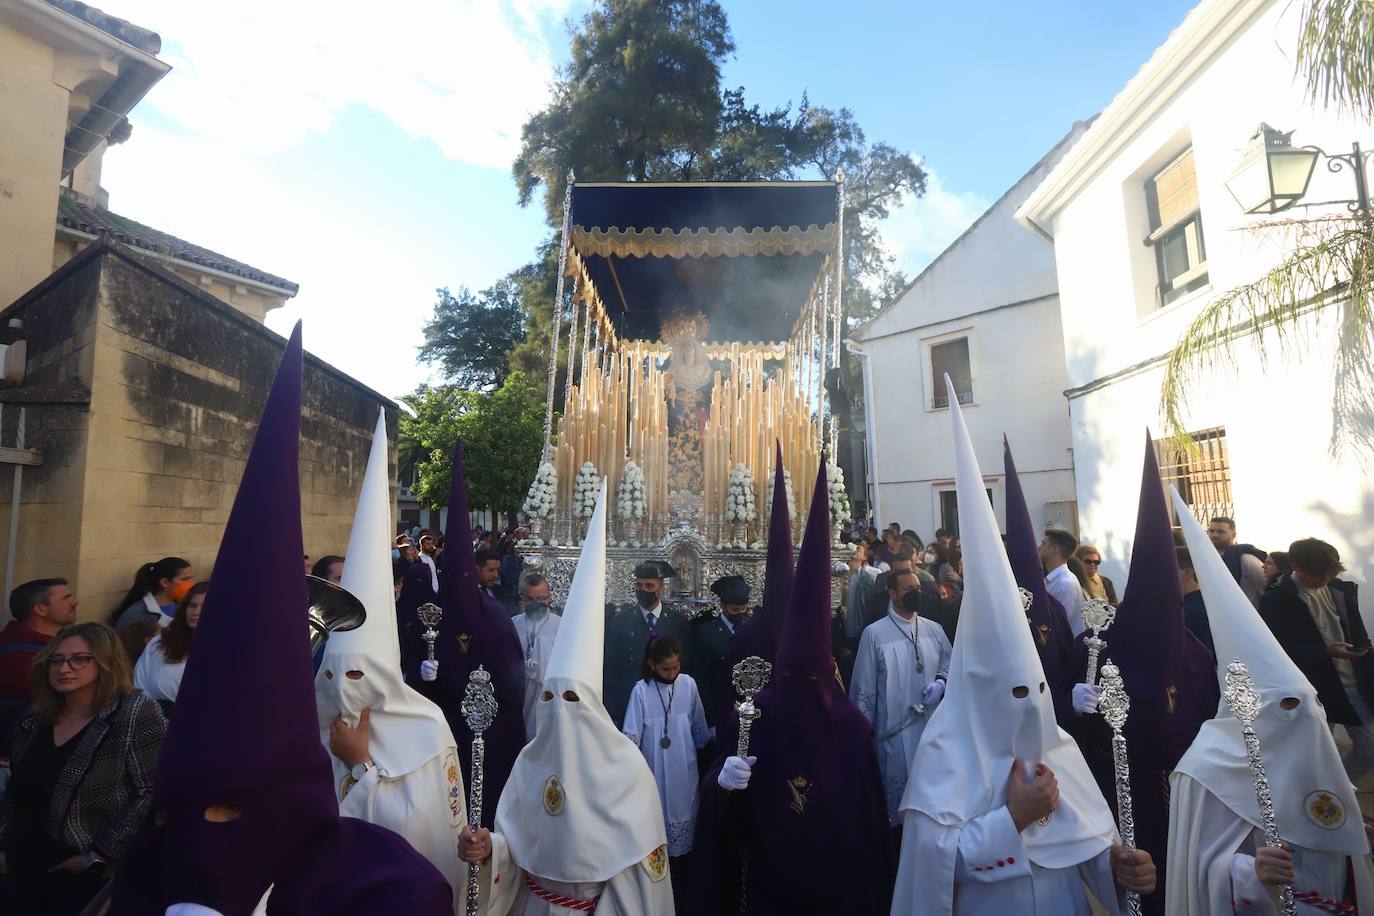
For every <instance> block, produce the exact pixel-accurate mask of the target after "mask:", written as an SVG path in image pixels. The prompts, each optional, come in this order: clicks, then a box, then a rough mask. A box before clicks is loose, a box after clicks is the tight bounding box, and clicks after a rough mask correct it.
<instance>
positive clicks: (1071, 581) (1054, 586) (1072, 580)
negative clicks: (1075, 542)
mask: <svg viewBox="0 0 1374 916" xmlns="http://www.w3.org/2000/svg"><path fill="white" fill-rule="evenodd" d="M1045 590H1046V591H1048V592H1049V593H1050V594H1051V595H1053V596H1054V597H1055V598H1056V599H1058V601H1059V603H1060V604H1061V605H1063V607H1064V613H1065V614H1067V615H1068V618H1069V630H1070V631H1072V633H1073V635H1074V636H1077V635H1078V634H1080V633H1082V632H1083V631H1084V630H1086V629H1087V625H1086V624H1084V623H1083V605H1085V604H1087V603H1088V596H1087V595H1086V594H1085V593H1084V592H1083V586H1082V585H1080V584H1079V583H1078V577H1077V576H1075V575H1074V574H1073V571H1072V570H1071V569H1069V564H1067V563H1064V564H1062V565H1060V566H1056V567H1055V568H1054V569H1052V570H1050V571H1049V573H1048V574H1047V575H1046V576H1045Z"/></svg>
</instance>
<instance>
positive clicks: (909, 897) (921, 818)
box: [892, 805, 1121, 916]
mask: <svg viewBox="0 0 1374 916" xmlns="http://www.w3.org/2000/svg"><path fill="white" fill-rule="evenodd" d="M903 823H904V825H905V830H904V831H903V835H902V858H901V866H900V868H899V870H898V872H897V884H896V887H895V888H894V889H893V895H892V916H908V914H913V913H928V912H945V913H952V914H953V916H983V914H989V913H1006V914H1011V913H1015V914H1017V916H1089V914H1091V913H1092V907H1091V904H1090V903H1089V900H1088V898H1089V895H1091V896H1092V897H1093V898H1094V899H1096V900H1097V902H1098V903H1100V904H1101V905H1102V907H1103V908H1104V909H1105V910H1106V911H1107V912H1108V913H1111V914H1114V916H1115V914H1117V913H1120V912H1121V909H1120V900H1119V899H1118V897H1117V894H1118V889H1117V887H1116V882H1115V880H1114V879H1113V877H1112V867H1111V859H1110V856H1111V851H1110V850H1103V851H1102V852H1100V853H1098V854H1097V855H1095V856H1093V857H1091V858H1089V859H1086V860H1085V861H1083V862H1080V863H1079V864H1078V865H1076V866H1069V867H1066V868H1042V867H1041V866H1039V865H1036V864H1035V863H1033V862H1032V861H1031V859H1030V856H1029V855H1028V854H1027V852H1026V848H1025V844H1023V843H1022V842H1021V835H1020V834H1019V833H1017V832H1016V825H1015V823H1013V822H1012V819H1011V814H1010V812H1008V811H1007V808H1006V806H1005V805H1003V806H1001V807H999V808H995V809H993V810H992V811H989V812H988V813H987V814H982V815H979V816H978V817H975V818H972V819H970V820H969V821H967V822H966V823H965V824H964V825H963V827H962V829H961V828H955V827H943V826H941V825H939V824H937V823H935V822H934V821H933V820H931V819H930V818H928V817H926V816H925V815H924V814H921V813H920V812H918V811H907V812H905V813H904V814H903ZM918 838H919V841H920V842H922V843H925V842H931V843H933V844H934V847H933V848H936V847H938V848H944V847H946V846H947V845H950V844H953V845H954V846H955V847H956V849H957V852H956V854H955V855H954V856H953V857H949V856H938V855H937V856H934V857H933V858H935V859H936V860H941V861H948V862H952V863H953V869H954V873H953V875H951V876H949V877H950V881H949V884H947V885H945V886H946V887H951V888H952V891H953V901H952V903H953V905H952V908H950V907H944V906H941V905H940V903H939V902H938V897H939V896H941V895H942V894H943V893H944V891H943V889H942V888H938V887H929V886H923V885H922V882H921V881H920V880H919V870H918V869H916V868H913V867H911V866H912V865H913V863H914V862H915V861H916V858H917V856H918V855H920V853H919V852H918V851H917V844H918Z"/></svg>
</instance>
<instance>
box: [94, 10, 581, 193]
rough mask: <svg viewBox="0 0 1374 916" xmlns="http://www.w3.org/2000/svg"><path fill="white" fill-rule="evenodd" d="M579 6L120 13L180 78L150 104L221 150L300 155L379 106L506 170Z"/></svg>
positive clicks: (164, 85) (408, 126)
mask: <svg viewBox="0 0 1374 916" xmlns="http://www.w3.org/2000/svg"><path fill="white" fill-rule="evenodd" d="M574 2H576V0H505V2H497V0H412V2H409V3H406V4H403V5H400V6H395V7H384V6H378V5H376V4H375V3H364V2H361V0H342V2H335V3H330V4H320V3H306V2H299V0H287V2H281V0H236V2H235V3H231V4H222V3H213V4H212V3H198V2H187V0H119V2H114V0H111V2H109V3H106V4H102V6H104V8H105V9H106V10H108V11H109V12H111V13H113V14H115V15H119V16H123V17H125V18H128V19H130V20H131V21H133V22H136V23H138V24H139V25H142V26H145V27H147V28H151V29H154V30H156V31H157V32H158V33H159V34H161V35H162V36H163V53H162V55H161V56H162V58H163V59H164V60H166V61H167V62H168V63H170V64H172V66H173V67H174V69H173V71H172V72H171V73H170V74H168V75H167V77H166V78H165V79H163V81H162V82H161V83H160V84H159V85H158V87H157V88H156V90H155V91H154V92H153V93H152V95H151V96H150V97H149V99H148V100H147V101H146V102H145V103H144V104H145V105H146V106H148V107H152V108H156V109H158V110H159V111H162V112H164V113H166V114H167V115H168V116H170V117H171V118H172V119H173V120H174V121H176V122H177V123H178V124H179V125H180V126H182V127H183V128H185V129H187V130H188V131H191V132H194V133H197V134H200V135H201V136H204V137H206V138H209V139H214V140H222V141H228V142H234V143H244V142H249V143H251V145H252V147H253V148H254V149H255V150H259V151H261V150H266V149H271V148H280V147H286V146H291V145H294V144H295V143H298V142H300V141H301V140H302V139H303V138H304V137H305V136H306V135H307V134H309V133H310V132H313V131H323V130H326V129H327V128H328V127H329V125H330V124H331V123H332V121H333V119H334V117H335V115H336V114H337V113H338V112H340V111H341V110H342V109H343V108H345V107H346V106H348V105H352V104H361V105H366V106H368V107H370V108H373V109H375V110H376V111H378V112H380V113H381V114H382V115H384V116H385V117H387V118H389V119H390V120H392V121H393V122H395V123H396V124H397V125H398V126H399V127H401V128H402V129H403V130H405V131H406V132H407V133H408V134H410V135H411V136H412V137H416V138H431V139H433V140H434V141H435V142H436V143H437V144H438V145H439V147H440V149H441V150H443V152H444V155H446V156H447V157H449V158H451V159H455V160H460V161H463V162H469V163H473V164H475V165H482V166H492V167H497V168H506V167H508V166H509V164H510V162H511V160H512V159H513V158H514V156H515V153H516V151H517V150H518V148H519V142H520V127H521V125H522V124H523V123H524V121H525V119H526V118H527V117H528V115H529V114H531V113H532V112H534V111H536V110H538V109H539V108H541V107H543V105H544V103H545V101H546V99H547V97H548V87H549V83H550V80H551V78H552V76H553V58H552V55H551V52H550V49H549V47H548V45H547V43H546V42H545V40H544V29H545V27H548V26H551V25H553V24H554V23H556V22H557V21H558V20H559V19H561V17H562V16H563V15H564V14H566V13H567V12H568V10H569V8H570V7H571V6H572V5H573V4H574Z"/></svg>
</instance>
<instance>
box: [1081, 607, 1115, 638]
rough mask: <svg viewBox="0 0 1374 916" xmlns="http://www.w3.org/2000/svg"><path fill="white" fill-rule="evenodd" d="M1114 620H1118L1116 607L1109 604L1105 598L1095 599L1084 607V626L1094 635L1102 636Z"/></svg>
mask: <svg viewBox="0 0 1374 916" xmlns="http://www.w3.org/2000/svg"><path fill="white" fill-rule="evenodd" d="M1113 620H1116V605H1113V604H1109V603H1107V600H1106V599H1105V598H1094V599H1092V600H1091V601H1089V602H1087V603H1086V604H1084V605H1083V624H1084V626H1086V627H1087V628H1088V629H1089V630H1092V631H1093V634H1094V635H1101V633H1102V631H1103V630H1105V629H1107V628H1108V627H1110V626H1111V625H1112V621H1113Z"/></svg>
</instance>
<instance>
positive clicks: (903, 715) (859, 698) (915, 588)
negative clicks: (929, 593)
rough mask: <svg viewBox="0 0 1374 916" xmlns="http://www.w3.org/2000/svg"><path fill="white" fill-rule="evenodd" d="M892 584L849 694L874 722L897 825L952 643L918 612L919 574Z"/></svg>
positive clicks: (899, 576)
mask: <svg viewBox="0 0 1374 916" xmlns="http://www.w3.org/2000/svg"><path fill="white" fill-rule="evenodd" d="M887 584H888V592H887V594H888V603H887V613H886V614H885V615H884V616H883V617H882V619H880V620H875V621H874V622H873V623H871V624H869V625H868V627H867V628H865V629H864V632H863V636H862V637H861V638H860V639H859V650H858V653H857V656H856V658H855V660H854V676H853V678H851V680H850V683H849V696H850V698H851V699H852V700H853V701H854V702H855V703H856V704H858V707H859V709H860V710H861V711H862V712H863V714H864V715H865V716H867V717H868V721H869V722H872V723H873V743H874V748H875V750H876V751H877V754H878V770H879V771H880V772H881V773H882V776H883V792H884V794H885V796H886V798H887V819H888V823H889V824H891V825H892V826H894V827H896V826H897V825H898V824H899V823H900V821H899V820H898V817H897V806H898V804H899V803H900V802H901V800H902V793H903V792H904V791H905V790H906V783H907V776H908V771H909V769H910V767H911V760H912V758H913V757H915V756H916V748H917V746H918V745H919V744H920V741H921V734H922V732H924V731H925V727H926V723H927V722H928V721H930V716H931V715H933V714H934V712H935V707H936V705H937V704H938V703H939V702H940V699H941V698H942V697H943V696H944V695H945V679H946V678H947V677H948V675H949V656H950V651H951V649H950V643H949V638H948V637H947V636H945V631H944V628H942V627H941V626H940V625H939V624H938V623H935V622H934V621H930V620H925V619H923V618H921V617H920V616H918V615H917V613H916V609H917V604H918V602H919V600H920V596H921V591H920V586H919V585H918V584H917V580H916V574H915V573H913V572H911V571H910V570H902V571H900V572H893V573H892V574H891V576H890V577H889V578H888V583H887ZM908 596H910V597H908Z"/></svg>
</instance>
